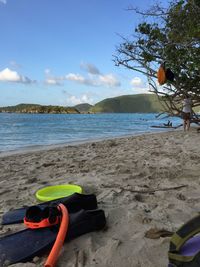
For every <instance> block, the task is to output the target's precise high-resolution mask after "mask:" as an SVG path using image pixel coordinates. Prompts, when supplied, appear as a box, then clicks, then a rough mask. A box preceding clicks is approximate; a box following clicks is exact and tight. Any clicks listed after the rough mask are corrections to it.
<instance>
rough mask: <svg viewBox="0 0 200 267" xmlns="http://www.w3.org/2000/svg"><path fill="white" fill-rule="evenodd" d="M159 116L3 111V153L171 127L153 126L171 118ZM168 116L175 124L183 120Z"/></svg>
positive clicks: (0, 144)
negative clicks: (17, 112)
mask: <svg viewBox="0 0 200 267" xmlns="http://www.w3.org/2000/svg"><path fill="white" fill-rule="evenodd" d="M156 115H157V114H152V113H151V114H139V113H112V114H111V113H109V114H15V113H0V137H1V138H0V152H6V151H12V150H21V149H27V148H33V147H37V146H46V145H58V144H72V143H76V142H85V141H90V140H91V141H92V140H100V139H107V138H113V137H120V136H128V135H139V134H143V133H150V132H160V131H166V130H169V129H161V128H152V127H151V126H152V125H163V123H167V121H168V118H165V119H164V118H163V119H159V118H156ZM169 119H170V121H171V122H172V123H173V125H174V126H175V125H179V124H181V123H182V121H181V120H180V119H179V118H169Z"/></svg>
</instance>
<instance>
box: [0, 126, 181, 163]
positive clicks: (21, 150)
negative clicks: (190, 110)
mask: <svg viewBox="0 0 200 267" xmlns="http://www.w3.org/2000/svg"><path fill="white" fill-rule="evenodd" d="M171 131H180V129H168V130H157V131H154V132H153V131H151V132H150V131H149V132H141V133H138V132H137V133H135V134H124V135H120V136H112V137H110V136H109V137H102V138H95V139H85V140H80V141H70V142H64V143H58V144H49V145H31V146H25V147H21V148H17V149H13V150H7V151H4V150H2V151H0V158H1V157H7V156H12V155H18V154H26V153H33V152H39V151H45V150H47V151H49V150H54V149H57V148H58V149H59V148H61V147H68V146H78V145H83V144H88V143H93V142H102V141H106V140H115V139H121V138H127V137H137V136H141V135H149V134H160V133H165V132H171Z"/></svg>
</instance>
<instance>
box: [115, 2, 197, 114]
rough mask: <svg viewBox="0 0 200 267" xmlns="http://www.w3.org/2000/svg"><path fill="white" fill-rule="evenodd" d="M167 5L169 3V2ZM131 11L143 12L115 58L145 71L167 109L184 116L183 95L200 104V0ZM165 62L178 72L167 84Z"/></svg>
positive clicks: (126, 65)
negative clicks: (162, 77)
mask: <svg viewBox="0 0 200 267" xmlns="http://www.w3.org/2000/svg"><path fill="white" fill-rule="evenodd" d="M165 5H166V4H165ZM128 11H133V12H136V13H137V14H139V15H140V16H141V22H140V23H139V24H138V25H137V27H136V28H135V29H134V32H133V34H132V36H131V37H129V38H125V37H122V42H121V44H120V45H119V46H118V47H117V48H116V54H115V55H114V62H115V64H116V66H123V67H125V68H128V69H130V70H133V71H137V72H139V73H141V74H144V75H145V76H146V77H147V79H148V83H149V86H150V91H151V92H153V93H155V94H156V96H157V97H158V99H159V100H160V101H161V105H162V109H163V112H167V113H168V114H169V115H171V116H181V109H182V105H181V103H182V99H183V96H185V95H186V94H188V95H190V97H191V98H192V101H193V108H194V114H193V116H194V119H195V118H198V115H197V114H196V113H195V107H198V106H200V75H199V73H200V2H199V0H181V1H180V0H179V1H178V0H173V1H171V2H170V3H169V4H168V6H161V4H155V5H154V6H152V7H151V8H150V9H148V10H146V11H144V12H143V11H141V10H138V9H137V8H136V7H134V6H130V7H129V8H128ZM161 64H165V69H170V71H171V72H173V74H174V78H173V79H172V80H170V79H169V80H168V79H167V80H166V82H165V83H164V84H163V85H159V83H158V81H157V72H158V69H159V67H160V65H161Z"/></svg>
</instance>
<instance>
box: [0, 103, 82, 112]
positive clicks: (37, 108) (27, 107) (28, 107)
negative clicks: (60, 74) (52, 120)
mask: <svg viewBox="0 0 200 267" xmlns="http://www.w3.org/2000/svg"><path fill="white" fill-rule="evenodd" d="M0 112H9V113H53V114H57V113H58V114H59V113H62V114H69V113H80V112H79V111H78V110H77V109H76V108H74V107H62V106H43V105H37V104H19V105H16V106H8V107H1V108H0Z"/></svg>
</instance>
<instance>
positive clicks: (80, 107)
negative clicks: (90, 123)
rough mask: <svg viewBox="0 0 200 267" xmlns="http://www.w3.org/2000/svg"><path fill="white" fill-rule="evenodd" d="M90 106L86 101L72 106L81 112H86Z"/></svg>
mask: <svg viewBox="0 0 200 267" xmlns="http://www.w3.org/2000/svg"><path fill="white" fill-rule="evenodd" d="M91 107H93V106H92V105H90V104H88V103H83V104H79V105H76V106H74V108H76V109H77V110H78V111H79V112H82V113H88V112H89V110H90V108H91Z"/></svg>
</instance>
